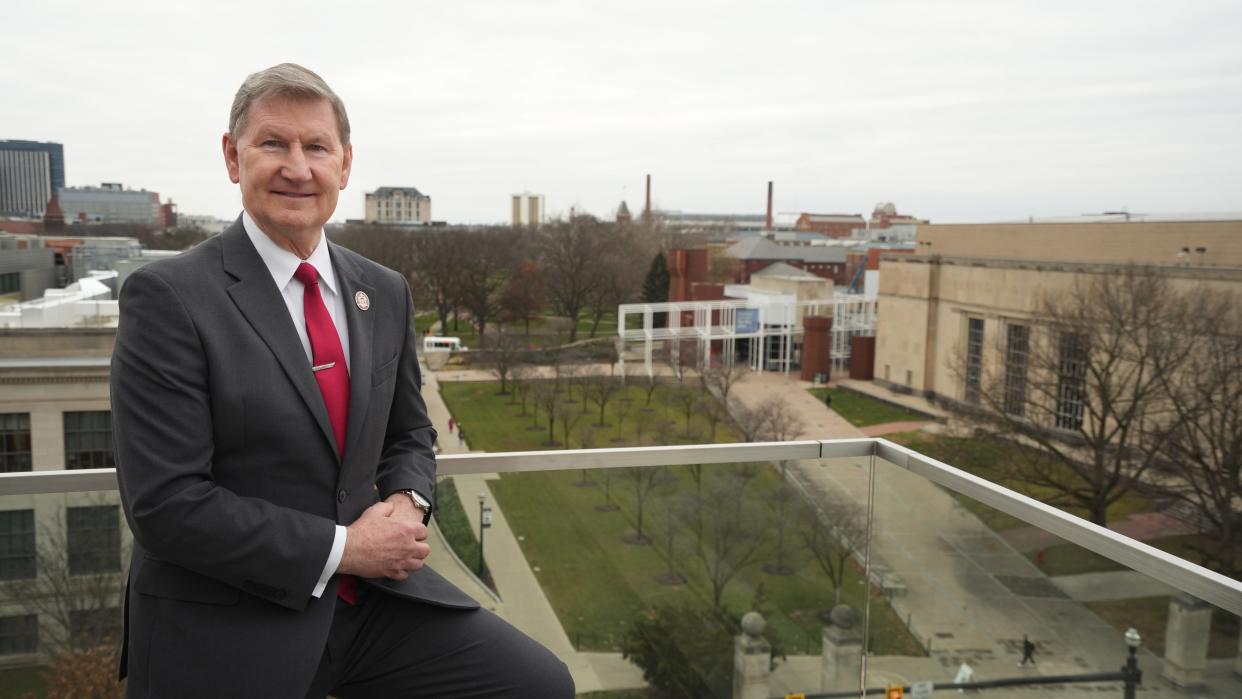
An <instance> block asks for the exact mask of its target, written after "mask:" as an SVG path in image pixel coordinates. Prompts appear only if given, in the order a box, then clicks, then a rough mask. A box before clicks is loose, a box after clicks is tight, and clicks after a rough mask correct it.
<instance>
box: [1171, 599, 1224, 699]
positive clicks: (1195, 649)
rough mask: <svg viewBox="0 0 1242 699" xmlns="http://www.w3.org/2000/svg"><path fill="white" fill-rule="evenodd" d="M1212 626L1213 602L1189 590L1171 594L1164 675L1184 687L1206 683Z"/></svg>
mask: <svg viewBox="0 0 1242 699" xmlns="http://www.w3.org/2000/svg"><path fill="white" fill-rule="evenodd" d="M1211 628H1212V607H1211V605H1209V604H1208V603H1207V602H1204V601H1203V600H1201V599H1198V598H1195V597H1191V596H1190V595H1187V594H1180V595H1174V596H1173V597H1170V598H1169V623H1168V626H1167V627H1166V629H1165V632H1164V670H1163V671H1162V672H1161V673H1160V674H1161V676H1162V677H1164V678H1165V679H1166V680H1168V681H1170V682H1172V683H1173V684H1175V685H1177V686H1178V687H1182V688H1190V687H1199V686H1202V685H1203V671H1204V670H1205V669H1207V651H1208V635H1209V633H1210V632H1211Z"/></svg>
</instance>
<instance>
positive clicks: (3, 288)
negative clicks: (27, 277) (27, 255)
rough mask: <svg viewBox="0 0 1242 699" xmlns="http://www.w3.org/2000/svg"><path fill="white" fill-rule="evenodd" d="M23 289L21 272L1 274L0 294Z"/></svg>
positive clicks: (14, 292) (12, 292) (13, 292)
mask: <svg viewBox="0 0 1242 699" xmlns="http://www.w3.org/2000/svg"><path fill="white" fill-rule="evenodd" d="M21 290H22V274H21V272H10V273H8V274H0V294H16V293H17V292H19V291H21Z"/></svg>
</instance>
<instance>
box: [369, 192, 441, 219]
mask: <svg viewBox="0 0 1242 699" xmlns="http://www.w3.org/2000/svg"><path fill="white" fill-rule="evenodd" d="M363 220H364V221H365V222H367V223H381V224H386V225H393V226H425V225H428V224H430V223H431V197H429V196H427V195H426V194H423V193H422V192H420V191H418V190H417V189H416V188H414V187H380V188H379V189H377V190H375V191H374V192H367V194H366V214H365V216H364V217H363Z"/></svg>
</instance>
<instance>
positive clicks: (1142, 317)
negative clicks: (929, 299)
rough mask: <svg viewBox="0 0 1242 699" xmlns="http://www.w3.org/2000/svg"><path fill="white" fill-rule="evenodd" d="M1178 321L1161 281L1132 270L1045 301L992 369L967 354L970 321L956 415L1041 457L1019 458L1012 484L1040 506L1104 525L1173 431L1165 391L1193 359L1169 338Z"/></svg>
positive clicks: (1180, 304) (1010, 333) (1181, 301)
mask: <svg viewBox="0 0 1242 699" xmlns="http://www.w3.org/2000/svg"><path fill="white" fill-rule="evenodd" d="M1185 313H1186V299H1185V297H1184V296H1183V295H1182V294H1179V293H1176V292H1175V291H1174V290H1173V289H1172V288H1170V286H1169V284H1168V281H1167V280H1166V279H1165V277H1163V276H1162V275H1160V274H1159V273H1157V272H1155V271H1153V270H1150V269H1146V268H1139V267H1129V268H1126V269H1125V270H1123V271H1121V272H1119V273H1118V272H1113V273H1097V274H1092V275H1091V276H1090V279H1089V280H1088V281H1086V282H1082V283H1079V284H1077V285H1075V287H1074V288H1073V290H1072V291H1071V292H1069V293H1066V294H1061V295H1048V296H1045V297H1044V298H1042V299H1041V300H1040V304H1039V309H1038V312H1037V314H1036V318H1035V319H1034V322H1033V325H1035V326H1036V327H1034V328H1032V323H1030V322H1025V323H1018V322H1012V323H1009V324H1007V325H1006V326H1004V327H1005V337H1004V339H1003V340H1002V342H1003V343H1004V344H1003V345H1002V346H1003V350H1004V353H1003V354H1002V355H1001V356H1003V357H1005V358H1006V359H1005V361H1004V362H1003V363H1001V364H1002V366H1000V367H987V366H984V365H983V360H982V352H981V351H978V350H976V349H975V347H972V346H971V343H975V344H976V345H978V344H981V343H982V339H981V337H980V336H981V335H982V331H983V325H982V321H972V328H971V331H970V334H969V336H968V338H967V346H966V347H964V348H963V351H962V352H961V353H959V356H960V357H962V358H963V359H961V360H959V361H958V362H957V363H956V365H955V366H954V373H955V374H956V376H957V377H958V379H959V380H960V381H961V382H962V385H963V387H964V392H963V395H964V399H965V400H964V401H963V402H962V403H960V404H959V405H958V407H960V408H961V409H962V410H963V411H964V412H965V413H966V414H967V415H969V416H971V417H974V418H975V419H976V420H977V421H978V423H979V426H980V429H982V430H984V431H987V432H991V433H993V434H994V435H996V436H998V437H1000V438H1005V439H1014V438H1015V437H1016V438H1017V439H1018V440H1019V441H1020V442H1022V443H1025V444H1027V445H1034V446H1035V447H1037V448H1036V449H1024V450H1021V453H1022V455H1023V457H1024V458H1023V459H1022V463H1021V464H1017V465H1016V466H1017V468H1018V471H1017V472H1015V473H1014V474H1013V475H1014V476H1015V477H1017V478H1021V479H1022V480H1024V481H1026V482H1028V483H1031V484H1032V485H1035V486H1037V487H1039V488H1041V489H1046V490H1047V492H1049V493H1050V496H1049V497H1048V498H1047V499H1045V502H1048V503H1049V504H1052V505H1058V506H1073V507H1080V508H1083V509H1084V510H1086V512H1087V516H1088V517H1089V518H1090V520H1091V521H1092V522H1095V523H1096V524H1101V525H1103V524H1105V523H1106V522H1107V520H1108V508H1109V507H1110V506H1111V505H1112V504H1113V503H1115V502H1117V501H1118V500H1120V499H1121V498H1122V497H1124V496H1125V495H1126V494H1127V493H1129V492H1130V491H1131V490H1132V489H1133V488H1134V486H1135V485H1136V484H1137V483H1138V482H1139V481H1140V479H1141V478H1142V477H1143V475H1144V474H1145V473H1146V472H1147V471H1148V469H1150V468H1151V467H1152V465H1153V464H1155V463H1157V461H1158V460H1159V459H1160V454H1161V453H1163V451H1164V450H1165V448H1166V447H1167V445H1168V442H1169V439H1170V437H1171V436H1172V434H1173V433H1174V432H1175V430H1176V424H1175V423H1176V421H1177V413H1176V410H1175V409H1174V406H1173V405H1171V401H1170V400H1168V397H1167V394H1166V393H1165V391H1164V387H1165V386H1166V384H1167V383H1168V380H1169V378H1170V377H1172V376H1175V375H1177V374H1178V373H1179V372H1180V371H1181V370H1182V368H1183V367H1184V366H1185V364H1186V359H1187V356H1188V355H1189V353H1190V351H1191V348H1192V343H1188V342H1186V341H1185V339H1184V338H1182V337H1180V336H1179V333H1178V332H1177V328H1178V323H1179V319H1180V318H1182V317H1184V315H1185ZM998 349H1000V347H998ZM1012 466H1014V465H1008V464H1002V465H1001V467H1002V468H1005V467H1012Z"/></svg>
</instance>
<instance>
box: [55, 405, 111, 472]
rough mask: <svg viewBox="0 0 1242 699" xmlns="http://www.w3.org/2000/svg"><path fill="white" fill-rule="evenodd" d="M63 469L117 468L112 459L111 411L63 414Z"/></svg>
mask: <svg viewBox="0 0 1242 699" xmlns="http://www.w3.org/2000/svg"><path fill="white" fill-rule="evenodd" d="M65 468H67V469H77V468H116V461H115V459H113V458H112V413H110V412H108V411H107V410H91V411H85V412H69V413H65Z"/></svg>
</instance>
